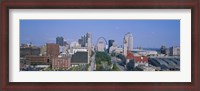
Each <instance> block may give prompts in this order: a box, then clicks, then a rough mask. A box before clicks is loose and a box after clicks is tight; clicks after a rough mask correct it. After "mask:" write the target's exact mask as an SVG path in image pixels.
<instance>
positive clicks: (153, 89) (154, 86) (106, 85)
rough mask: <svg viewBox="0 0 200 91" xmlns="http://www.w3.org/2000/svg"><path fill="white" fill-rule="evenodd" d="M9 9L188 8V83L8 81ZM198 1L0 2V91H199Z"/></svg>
mask: <svg viewBox="0 0 200 91" xmlns="http://www.w3.org/2000/svg"><path fill="white" fill-rule="evenodd" d="M9 9H191V11H192V15H191V16H192V17H191V19H192V29H191V30H192V31H191V35H192V40H191V41H192V48H191V49H192V54H191V57H192V68H191V69H192V71H191V72H192V74H191V77H192V78H191V80H192V81H191V82H148V83H147V82H62V83H60V82H42V83H40V82H34V83H33V82H9V76H10V75H9V59H10V58H9V37H12V36H9ZM199 13H200V12H199V1H198V0H183V1H179V0H173V1H171V0H166V1H154V0H148V1H147V0H142V1H137V0H133V1H130V0H125V1H122V0H117V1H114V0H111V1H106V0H102V1H90V0H86V1H81V0H76V1H72V0H67V1H59V2H56V1H54V0H52V1H40V0H37V1H14V0H13V1H12V0H11V1H2V2H1V57H0V58H1V76H2V77H1V82H2V83H1V89H2V90H3V91H6V90H9V91H16V90H29V89H32V90H135V91H138V90H139V91H160V90H166V91H177V90H180V91H182V90H184V91H199V90H200V87H199V84H200V80H199V75H200V68H199V66H198V65H199V64H200V63H199V56H200V55H199V26H198V25H199V15H200V14H199Z"/></svg>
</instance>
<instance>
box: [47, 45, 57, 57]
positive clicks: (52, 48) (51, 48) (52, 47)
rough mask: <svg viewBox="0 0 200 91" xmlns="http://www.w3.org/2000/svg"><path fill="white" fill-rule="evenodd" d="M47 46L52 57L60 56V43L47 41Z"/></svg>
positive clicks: (48, 54) (48, 53)
mask: <svg viewBox="0 0 200 91" xmlns="http://www.w3.org/2000/svg"><path fill="white" fill-rule="evenodd" d="M46 48H47V50H46V51H47V56H50V57H58V55H59V45H58V44H55V43H47V44H46Z"/></svg>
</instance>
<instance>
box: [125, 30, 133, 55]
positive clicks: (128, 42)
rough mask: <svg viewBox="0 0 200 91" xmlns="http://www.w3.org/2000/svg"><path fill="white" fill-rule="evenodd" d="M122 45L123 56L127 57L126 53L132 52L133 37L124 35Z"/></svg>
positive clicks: (129, 34) (128, 34)
mask: <svg viewBox="0 0 200 91" xmlns="http://www.w3.org/2000/svg"><path fill="white" fill-rule="evenodd" d="M123 43H124V44H123V49H124V56H127V51H132V50H133V35H132V34H131V33H130V32H128V33H127V34H125V36H124V40H123Z"/></svg>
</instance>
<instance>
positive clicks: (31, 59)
mask: <svg viewBox="0 0 200 91" xmlns="http://www.w3.org/2000/svg"><path fill="white" fill-rule="evenodd" d="M25 59H26V62H25V64H27V65H51V59H50V57H49V56H36V55H27V56H26V57H25Z"/></svg>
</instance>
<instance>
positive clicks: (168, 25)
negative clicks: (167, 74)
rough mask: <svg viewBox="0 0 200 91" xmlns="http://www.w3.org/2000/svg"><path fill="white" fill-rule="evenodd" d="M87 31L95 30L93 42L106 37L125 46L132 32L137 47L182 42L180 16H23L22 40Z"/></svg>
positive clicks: (42, 41) (74, 38)
mask: <svg viewBox="0 0 200 91" xmlns="http://www.w3.org/2000/svg"><path fill="white" fill-rule="evenodd" d="M87 32H90V33H91V34H92V42H93V44H96V43H97V39H98V38H99V37H104V38H105V39H106V40H107V41H108V40H111V39H112V40H115V42H116V43H117V45H118V46H121V45H122V43H123V38H124V35H125V34H126V33H127V32H130V33H132V34H133V46H134V48H137V47H143V48H160V47H161V45H165V46H166V47H171V46H180V20H20V43H21V44H22V43H30V42H32V44H34V45H37V46H41V45H44V44H46V43H55V42H56V37H58V36H62V37H64V40H66V41H67V42H68V43H70V42H73V41H78V39H80V38H81V36H82V35H85V34H86V33H87Z"/></svg>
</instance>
